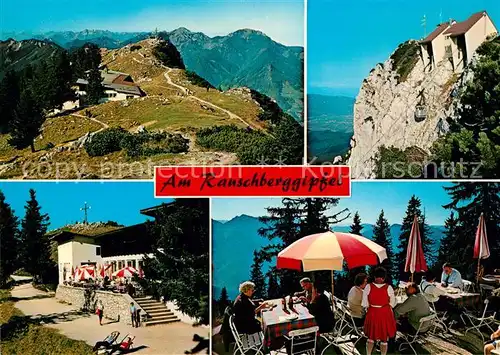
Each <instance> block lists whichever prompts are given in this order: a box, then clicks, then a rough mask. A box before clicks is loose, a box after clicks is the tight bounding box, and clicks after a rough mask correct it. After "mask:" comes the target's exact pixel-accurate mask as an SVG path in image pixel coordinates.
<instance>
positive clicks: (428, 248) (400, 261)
mask: <svg viewBox="0 0 500 355" xmlns="http://www.w3.org/2000/svg"><path fill="white" fill-rule="evenodd" d="M421 204H422V203H421V201H420V199H419V198H418V197H416V196H415V195H413V196H411V198H410V200H409V201H408V206H407V208H406V214H405V217H404V218H403V223H402V226H401V233H400V235H399V244H398V248H397V251H396V259H395V264H396V272H397V274H396V275H395V276H398V277H399V279H400V280H404V279H408V277H409V274H408V273H406V272H405V271H404V270H405V264H406V252H407V249H408V241H409V239H410V233H411V228H412V225H413V220H414V218H415V216H417V219H418V223H419V230H420V238H421V241H422V249H423V250H424V255H425V259H426V262H427V263H428V266H430V264H431V263H432V260H433V258H434V256H433V254H432V253H433V241H432V239H431V238H430V227H429V226H428V225H427V224H426V223H425V217H424V215H423V213H422V210H421Z"/></svg>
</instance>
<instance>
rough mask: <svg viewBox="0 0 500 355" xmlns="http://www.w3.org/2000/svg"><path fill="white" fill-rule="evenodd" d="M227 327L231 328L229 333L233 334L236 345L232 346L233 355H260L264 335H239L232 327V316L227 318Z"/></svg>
mask: <svg viewBox="0 0 500 355" xmlns="http://www.w3.org/2000/svg"><path fill="white" fill-rule="evenodd" d="M229 327H230V328H231V333H233V337H234V340H235V342H236V345H235V346H234V352H233V355H234V354H236V353H238V352H239V353H240V354H242V355H244V354H246V353H247V352H249V351H255V355H257V354H262V355H264V353H263V352H262V348H263V347H264V334H263V333H262V332H257V333H254V334H240V333H238V330H237V329H236V326H235V325H234V315H232V316H231V317H230V318H229Z"/></svg>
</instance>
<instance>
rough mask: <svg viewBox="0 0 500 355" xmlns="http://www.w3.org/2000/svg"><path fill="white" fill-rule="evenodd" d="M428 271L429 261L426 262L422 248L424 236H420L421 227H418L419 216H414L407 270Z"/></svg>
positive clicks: (408, 248)
mask: <svg viewBox="0 0 500 355" xmlns="http://www.w3.org/2000/svg"><path fill="white" fill-rule="evenodd" d="M425 271H427V263H426V262H425V255H424V250H423V248H422V238H420V228H419V227H418V218H417V216H416V215H415V216H414V217H413V224H412V226H411V232H410V240H409V241H408V247H407V248H406V264H405V272H411V273H412V275H413V273H415V272H425Z"/></svg>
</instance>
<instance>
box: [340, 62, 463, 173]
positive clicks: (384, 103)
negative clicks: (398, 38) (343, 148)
mask: <svg viewBox="0 0 500 355" xmlns="http://www.w3.org/2000/svg"><path fill="white" fill-rule="evenodd" d="M415 61H416V63H415V65H414V67H413V69H412V70H411V71H410V72H409V74H408V76H407V77H406V79H405V80H404V81H403V80H399V74H398V73H397V71H396V70H394V68H393V60H392V59H389V60H387V61H386V62H385V63H383V64H378V65H377V66H376V67H375V68H374V69H373V70H372V71H371V72H370V75H369V76H368V78H366V79H365V80H364V81H363V85H362V86H361V89H360V92H359V94H358V97H357V99H356V103H355V105H354V136H353V138H352V139H351V152H350V158H349V162H348V164H349V165H351V168H352V176H353V178H356V179H369V178H374V177H375V176H374V173H373V170H374V167H375V156H376V154H377V152H378V150H379V148H380V147H381V146H386V147H390V146H394V147H396V148H399V149H402V150H403V149H405V148H408V147H412V146H413V147H419V148H421V149H422V150H424V151H425V152H429V149H430V147H431V146H432V143H433V142H434V141H435V140H436V139H437V138H438V137H439V136H440V135H442V134H444V133H446V132H447V130H448V124H447V122H446V118H447V117H453V116H454V112H455V110H456V99H455V98H454V97H456V93H457V92H458V91H459V90H460V87H461V86H463V85H464V82H465V80H463V78H464V77H467V75H466V74H465V75H463V76H459V75H457V74H455V73H454V72H453V68H452V66H451V64H450V62H449V61H446V60H445V61H442V62H440V63H438V65H437V67H436V68H434V69H433V70H432V71H431V72H429V71H427V70H425V69H424V64H423V62H422V60H421V59H420V58H419V57H418V59H417V57H415ZM400 81H401V82H400ZM422 97H423V99H422ZM422 100H423V101H424V106H425V108H426V110H427V117H426V118H425V119H417V118H416V116H415V112H416V110H417V106H419V105H420V104H422Z"/></svg>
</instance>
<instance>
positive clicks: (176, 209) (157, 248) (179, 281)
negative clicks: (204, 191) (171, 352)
mask: <svg viewBox="0 0 500 355" xmlns="http://www.w3.org/2000/svg"><path fill="white" fill-rule="evenodd" d="M148 230H149V232H148V233H149V235H150V236H151V237H152V239H153V241H154V242H153V243H154V258H147V257H145V258H144V275H145V276H144V279H142V281H141V282H142V283H143V286H144V287H145V288H146V290H148V292H150V293H151V294H153V295H154V296H155V297H156V298H159V297H161V296H163V297H164V299H165V300H171V301H176V302H177V307H179V310H180V311H181V312H183V313H185V314H187V315H189V316H191V317H197V318H199V319H200V322H201V323H203V324H208V322H209V321H210V319H209V312H208V304H209V303H208V293H209V268H208V265H209V200H208V199H203V198H198V199H177V200H175V202H174V203H173V204H170V205H164V206H163V207H161V208H160V210H159V211H158V213H157V216H156V219H155V221H154V222H152V223H151V224H150V225H149V228H148Z"/></svg>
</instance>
